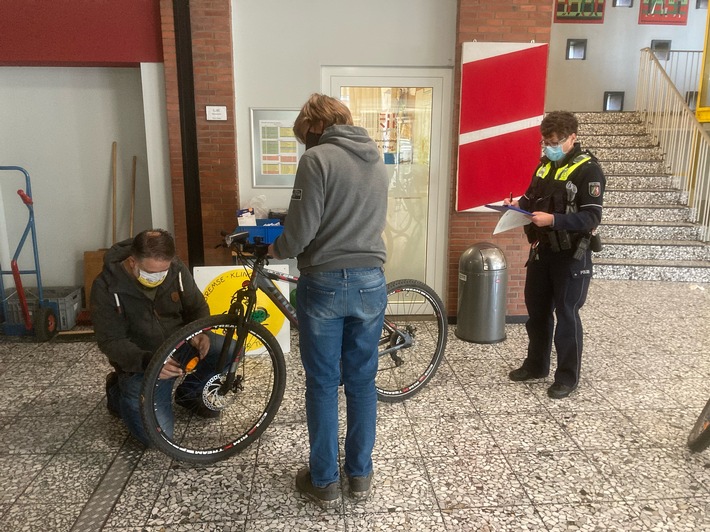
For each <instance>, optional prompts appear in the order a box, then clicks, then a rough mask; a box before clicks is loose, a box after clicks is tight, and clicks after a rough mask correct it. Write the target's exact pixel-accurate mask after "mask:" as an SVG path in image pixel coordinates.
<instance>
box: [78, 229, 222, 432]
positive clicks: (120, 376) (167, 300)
mask: <svg viewBox="0 0 710 532" xmlns="http://www.w3.org/2000/svg"><path fill="white" fill-rule="evenodd" d="M209 314H210V311H209V307H208V306H207V302H206V301H205V298H204V296H203V295H202V292H200V290H199V289H198V288H197V285H196V284H195V281H194V279H193V278H192V275H190V271H189V270H188V269H187V267H186V266H185V264H183V263H182V261H181V260H180V259H179V258H177V257H176V255H175V242H174V240H173V237H172V236H171V235H170V234H169V233H168V232H167V231H165V230H163V229H149V230H146V231H142V232H141V233H139V234H138V235H136V236H135V238H132V239H128V240H124V241H122V242H119V243H117V244H114V245H113V247H111V249H109V250H108V251H107V252H106V254H105V255H104V266H103V270H102V271H101V273H100V274H99V275H98V277H97V278H96V279H95V280H94V283H93V285H92V288H91V320H92V323H93V325H94V331H95V334H96V341H97V343H98V346H99V349H101V351H102V352H103V353H104V354H105V355H106V356H107V357H108V360H109V362H110V364H111V365H112V366H113V367H114V369H115V371H114V372H111V373H109V374H108V375H107V376H106V395H107V406H108V409H109V412H110V413H111V414H112V415H114V416H115V417H119V418H121V419H122V420H123V422H124V423H125V425H126V427H127V428H128V430H129V431H130V432H131V434H132V435H133V436H135V437H136V438H137V439H138V440H139V441H141V442H142V443H143V444H145V445H150V440H149V439H148V437H147V435H146V433H145V430H144V428H143V422H142V420H141V414H140V405H139V395H140V390H141V385H142V382H143V372H144V371H145V369H146V368H147V367H148V363H149V362H150V360H151V358H152V356H153V353H154V352H155V350H156V349H157V348H158V347H160V344H162V343H163V341H164V340H165V339H166V338H167V337H168V336H170V334H172V333H173V332H174V331H176V330H177V329H179V328H180V327H182V326H183V325H185V324H187V323H189V322H191V321H194V320H196V319H198V318H202V317H205V316H209ZM190 343H191V344H192V347H194V348H195V349H197V351H198V352H199V353H200V356H201V357H202V359H203V360H202V362H200V363H199V364H198V366H197V369H196V371H195V372H194V373H191V374H189V375H187V377H186V378H185V379H184V381H183V382H182V384H181V385H180V386H178V389H177V392H176V397H177V398H176V402H177V403H178V404H180V405H181V406H184V407H186V408H190V409H192V410H193V411H195V413H196V414H198V415H203V416H210V417H213V416H214V415H215V414H217V413H216V412H213V411H211V410H209V409H208V408H207V407H205V405H204V404H203V403H202V402H201V399H199V397H201V392H202V390H201V386H202V384H203V383H204V382H205V381H206V380H207V379H208V378H209V377H211V376H212V375H213V374H214V369H213V365H214V364H211V362H212V361H214V360H216V357H217V354H218V349H219V347H218V346H213V345H212V344H214V343H215V342H214V341H211V338H210V337H209V336H208V335H206V334H200V335H198V336H197V337H195V338H194V339H193V340H191V342H190ZM186 347H187V346H186ZM183 373H184V372H183V370H182V368H181V367H180V366H179V364H178V363H177V362H174V361H171V362H170V363H168V364H166V365H165V367H164V369H163V372H162V373H161V380H164V384H163V392H164V393H165V394H166V400H165V401H163V402H161V403H160V404H163V405H164V408H163V409H161V411H160V412H158V416H159V418H160V419H161V420H162V421H161V426H162V427H163V428H165V427H170V426H171V425H172V419H173V412H172V404H171V403H172V401H171V400H170V393H171V392H172V388H173V384H174V382H175V381H174V378H176V377H181V376H183ZM161 384H162V383H161ZM217 415H218V414H217Z"/></svg>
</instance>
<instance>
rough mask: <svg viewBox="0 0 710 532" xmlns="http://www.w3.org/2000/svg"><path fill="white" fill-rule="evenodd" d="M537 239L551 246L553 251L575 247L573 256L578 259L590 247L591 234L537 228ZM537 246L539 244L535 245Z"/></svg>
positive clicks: (557, 251) (545, 245)
mask: <svg viewBox="0 0 710 532" xmlns="http://www.w3.org/2000/svg"><path fill="white" fill-rule="evenodd" d="M535 232H536V233H537V236H538V238H537V241H538V244H539V245H542V246H544V247H549V248H550V250H551V251H552V252H553V253H559V252H560V251H567V250H570V249H574V255H573V257H574V258H575V259H576V260H581V259H582V257H584V254H585V252H586V251H587V249H589V245H590V242H591V235H588V234H580V233H571V234H570V233H569V231H565V230H564V229H563V230H560V231H554V230H537V231H535ZM533 247H535V248H537V246H533Z"/></svg>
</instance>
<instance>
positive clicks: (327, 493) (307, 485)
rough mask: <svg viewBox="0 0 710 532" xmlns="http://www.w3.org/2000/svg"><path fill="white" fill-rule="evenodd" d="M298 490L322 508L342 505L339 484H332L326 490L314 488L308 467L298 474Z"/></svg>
mask: <svg viewBox="0 0 710 532" xmlns="http://www.w3.org/2000/svg"><path fill="white" fill-rule="evenodd" d="M296 489H297V490H298V491H299V492H301V493H302V494H303V495H305V496H306V497H307V498H309V499H310V500H312V501H313V502H314V503H316V504H317V505H318V506H320V507H321V508H337V507H338V505H339V504H340V495H339V494H338V483H337V482H331V483H330V484H328V485H327V486H326V487H324V488H318V487H316V486H314V485H313V482H312V481H311V471H310V469H308V468H307V467H304V468H303V469H301V470H299V471H298V473H297V474H296Z"/></svg>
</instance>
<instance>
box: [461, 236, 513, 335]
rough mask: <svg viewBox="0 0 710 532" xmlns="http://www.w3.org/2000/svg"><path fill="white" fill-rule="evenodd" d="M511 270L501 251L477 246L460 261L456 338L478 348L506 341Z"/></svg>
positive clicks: (485, 246)
mask: <svg viewBox="0 0 710 532" xmlns="http://www.w3.org/2000/svg"><path fill="white" fill-rule="evenodd" d="M507 292H508V269H507V264H506V261H505V255H504V254H503V252H502V251H501V250H500V248H498V247H496V246H494V245H493V244H489V243H488V242H481V243H478V244H474V245H473V246H471V247H470V248H468V249H467V250H466V251H464V253H463V255H461V259H460V260H459V302H458V313H457V320H456V336H458V337H459V338H461V339H462V340H467V341H469V342H476V343H479V344H493V343H496V342H502V341H503V340H505V309H506V294H507Z"/></svg>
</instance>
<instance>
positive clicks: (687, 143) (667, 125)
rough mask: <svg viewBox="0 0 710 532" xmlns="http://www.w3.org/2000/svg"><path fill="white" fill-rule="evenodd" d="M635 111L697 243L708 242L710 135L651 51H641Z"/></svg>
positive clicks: (709, 218)
mask: <svg viewBox="0 0 710 532" xmlns="http://www.w3.org/2000/svg"><path fill="white" fill-rule="evenodd" d="M699 77H700V76H699V75H698V77H697V79H698V80H699ZM636 111H637V112H638V113H639V115H640V116H641V118H642V120H643V121H644V123H645V126H646V130H647V131H648V132H649V134H650V135H651V136H652V138H653V140H654V141H655V142H657V143H658V146H659V147H660V148H661V150H662V151H663V153H664V154H665V164H666V169H667V171H668V172H669V173H670V174H671V175H672V176H673V182H674V185H675V186H677V187H678V188H679V189H680V190H681V191H683V197H684V198H686V201H687V205H688V207H689V208H690V220H691V221H692V222H694V223H697V224H698V225H699V226H700V231H699V235H698V238H699V240H701V241H703V242H708V241H710V201H709V200H710V135H708V133H707V132H706V131H705V130H704V129H703V126H702V125H701V124H700V122H698V120H697V118H696V117H695V114H694V113H693V111H691V109H690V107H688V104H687V102H686V100H685V98H684V97H683V95H682V94H681V93H680V91H679V90H678V88H677V87H676V85H675V84H674V83H673V80H672V79H671V77H670V76H669V75H668V73H667V72H666V70H665V69H664V68H663V67H662V66H661V63H660V62H659V61H658V59H657V58H656V55H655V54H654V52H653V51H652V50H651V49H650V48H644V49H642V50H641V65H640V68H639V79H638V85H637V93H636Z"/></svg>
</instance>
